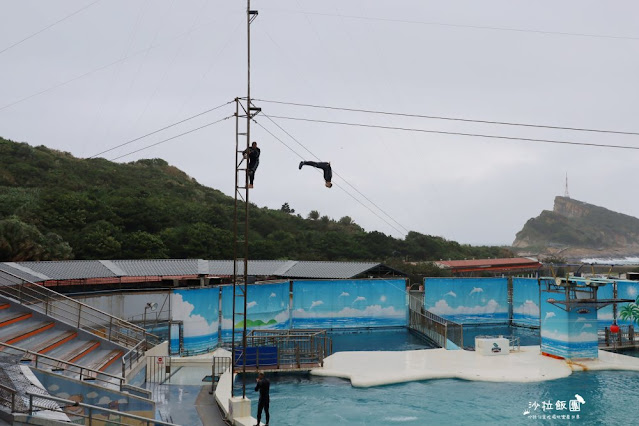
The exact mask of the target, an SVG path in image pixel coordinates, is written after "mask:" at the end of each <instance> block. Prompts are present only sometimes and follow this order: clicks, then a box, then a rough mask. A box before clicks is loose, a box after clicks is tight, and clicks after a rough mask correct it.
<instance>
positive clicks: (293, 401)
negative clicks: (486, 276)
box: [247, 371, 639, 426]
mask: <svg viewBox="0 0 639 426" xmlns="http://www.w3.org/2000/svg"><path fill="white" fill-rule="evenodd" d="M269 379H270V381H271V404H270V407H271V424H276V425H302V424H303V425H308V426H312V425H334V424H339V425H394V424H397V425H424V424H433V425H437V424H443V425H462V424H468V425H471V424H521V425H527V424H537V423H539V422H544V423H548V424H558V425H559V424H588V425H590V424H592V425H596V424H625V423H628V421H629V419H630V418H632V417H633V414H632V413H631V412H630V413H629V410H632V408H633V407H636V405H637V403H638V402H639V373H637V372H624V371H604V372H582V373H575V374H573V375H571V376H570V377H567V378H565V379H559V380H552V381H548V382H538V383H489V382H470V381H463V380H457V379H447V380H429V381H421V382H410V383H404V384H398V385H389V386H379V387H372V388H354V387H352V386H351V385H350V382H349V381H347V380H342V379H337V378H330V377H316V376H311V375H308V374H303V375H271V376H270V377H269ZM255 394H256V393H255V392H253V389H250V390H249V389H248V386H247V397H249V398H252V401H251V403H252V414H253V416H254V417H255V415H256V413H257V396H256V395H255ZM577 394H578V395H580V396H581V397H582V398H583V400H585V404H580V406H579V410H580V411H570V400H574V401H576V400H577V399H576V397H575V395H577ZM558 401H560V402H562V401H563V402H564V403H565V407H566V408H565V409H557V407H558V406H557V402H558ZM544 403H546V404H545V405H546V411H543V406H544ZM535 406H537V408H536V409H535ZM550 407H552V410H551V409H549V408H550ZM559 408H561V403H560V404H559ZM573 408H576V407H573ZM525 411H529V412H530V413H529V414H527V415H524V412H525ZM533 415H535V416H538V417H537V418H532V416H533ZM553 415H555V416H557V415H559V417H560V418H555V419H553V418H552V416H553ZM562 415H564V416H565V415H569V416H577V415H579V418H578V419H577V418H576V417H575V418H571V419H570V420H568V419H562V418H561V416H562ZM541 416H547V419H541ZM630 423H631V424H634V421H630Z"/></svg>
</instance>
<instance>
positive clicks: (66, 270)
mask: <svg viewBox="0 0 639 426" xmlns="http://www.w3.org/2000/svg"><path fill="white" fill-rule="evenodd" d="M17 263H18V265H20V266H21V267H23V268H27V269H29V270H31V271H33V272H36V274H33V275H38V274H41V275H44V276H46V277H47V278H48V279H50V280H75V279H82V278H108V277H115V276H116V275H115V274H114V273H113V272H112V271H111V270H110V269H109V268H107V267H106V266H104V265H103V264H102V263H100V261H98V260H65V261H51V262H17ZM36 281H42V278H39V279H38V280H36Z"/></svg>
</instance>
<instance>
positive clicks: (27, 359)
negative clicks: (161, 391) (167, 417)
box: [0, 342, 151, 398]
mask: <svg viewBox="0 0 639 426" xmlns="http://www.w3.org/2000/svg"><path fill="white" fill-rule="evenodd" d="M0 351H2V353H3V354H5V355H15V356H16V357H17V359H20V362H21V363H22V364H27V365H29V367H33V368H37V369H40V370H45V371H52V372H65V375H66V376H68V377H70V378H73V379H77V380H91V381H93V382H96V383H97V384H99V385H100V386H103V387H105V388H113V389H117V390H119V391H121V392H123V391H125V390H126V391H130V390H133V391H135V392H136V393H137V394H138V395H146V396H145V398H150V396H151V395H150V392H148V391H146V390H145V389H141V388H136V387H134V386H131V385H127V384H126V380H125V379H124V377H120V376H115V375H113V374H109V373H106V372H103V371H98V370H95V369H92V368H88V367H83V366H81V365H78V364H75V363H73V362H69V361H63V360H60V359H58V358H54V357H52V356H49V355H45V354H40V353H37V352H32V351H29V350H26V349H22V348H19V347H17V346H13V345H9V344H7V343H2V342H0Z"/></svg>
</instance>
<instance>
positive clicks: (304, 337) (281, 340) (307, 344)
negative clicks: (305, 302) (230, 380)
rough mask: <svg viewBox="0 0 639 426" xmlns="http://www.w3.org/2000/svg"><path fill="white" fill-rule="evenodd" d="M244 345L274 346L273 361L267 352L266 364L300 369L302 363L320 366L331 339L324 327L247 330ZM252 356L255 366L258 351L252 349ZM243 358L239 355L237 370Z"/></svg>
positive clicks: (257, 361)
mask: <svg viewBox="0 0 639 426" xmlns="http://www.w3.org/2000/svg"><path fill="white" fill-rule="evenodd" d="M246 346H247V348H260V347H275V348H277V349H276V352H277V353H276V359H275V360H272V359H271V353H270V352H269V355H268V357H269V361H268V364H269V365H270V366H271V367H273V368H285V367H286V368H302V366H303V365H305V366H308V365H311V364H312V365H319V366H324V358H326V357H327V356H329V355H330V354H332V353H333V341H332V340H331V338H330V337H328V335H327V334H326V330H315V329H304V330H302V329H300V330H298V329H290V330H251V331H250V332H249V334H248V335H247V336H246ZM239 350H240V351H241V350H242V348H239ZM255 356H256V359H255V361H256V364H257V365H255V366H257V367H259V365H260V358H259V356H260V355H259V351H256V352H255ZM246 358H247V357H246ZM236 359H238V355H237V354H236ZM244 359H245V358H242V356H240V357H239V360H240V361H239V362H237V363H236V368H237V369H239V368H240V367H242V362H243V360H244Z"/></svg>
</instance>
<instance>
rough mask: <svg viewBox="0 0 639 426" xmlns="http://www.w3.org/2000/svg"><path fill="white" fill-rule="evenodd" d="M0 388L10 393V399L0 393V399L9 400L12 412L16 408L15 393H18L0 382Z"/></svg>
mask: <svg viewBox="0 0 639 426" xmlns="http://www.w3.org/2000/svg"><path fill="white" fill-rule="evenodd" d="M0 389H2V390H3V391H5V392H8V393H9V394H10V395H11V399H7V398H5V397H4V395H2V394H0V401H6V402H9V401H11V412H12V413H13V412H14V411H15V410H16V394H17V393H18V391H17V390H15V389H13V388H10V387H9V386H5V385H3V384H1V383H0ZM3 405H4V404H3Z"/></svg>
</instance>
